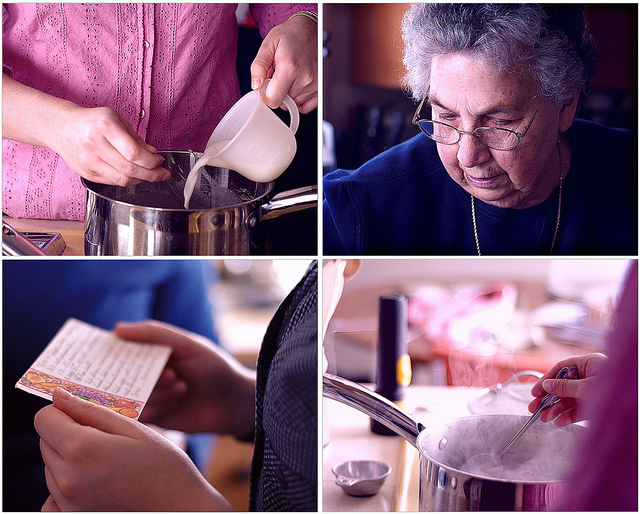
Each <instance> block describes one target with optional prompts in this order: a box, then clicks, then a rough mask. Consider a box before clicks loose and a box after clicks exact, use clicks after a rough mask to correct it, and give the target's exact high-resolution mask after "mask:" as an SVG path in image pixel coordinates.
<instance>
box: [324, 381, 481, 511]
mask: <svg viewBox="0 0 640 514" xmlns="http://www.w3.org/2000/svg"><path fill="white" fill-rule="evenodd" d="M479 391H480V390H479V389H477V388H467V387H446V386H444V387H435V386H410V387H408V388H407V393H406V399H405V410H406V411H407V412H410V413H412V416H413V417H414V418H416V420H419V421H421V422H422V423H423V424H424V425H427V426H428V425H430V424H432V423H437V422H439V421H442V420H446V419H452V418H457V417H461V416H469V415H471V414H470V412H469V410H468V408H467V404H468V402H469V401H470V400H471V401H472V400H473V399H474V398H476V397H477V395H478V392H479ZM323 418H324V420H326V421H325V422H326V423H328V434H329V443H328V444H327V446H325V448H324V450H323V465H322V510H323V511H325V512H348V511H359V512H385V511H417V510H418V490H419V476H420V467H419V455H418V450H417V449H415V448H414V447H413V446H411V445H410V444H409V443H408V442H407V441H405V440H404V439H403V438H401V437H399V436H381V435H376V434H374V433H372V432H371V430H370V425H369V417H368V416H366V415H365V414H363V413H361V412H359V411H357V410H356V409H354V408H352V407H348V406H346V405H344V404H342V403H340V402H337V401H335V400H330V399H326V398H325V399H324V413H323ZM325 444H326V443H325ZM346 460H381V461H383V462H386V463H387V464H389V465H390V466H391V467H392V468H393V470H392V472H391V475H389V477H388V478H387V480H386V481H385V483H384V485H383V486H382V488H381V489H380V492H379V493H378V494H376V495H374V496H369V497H353V496H349V495H348V494H346V493H345V492H344V491H343V490H342V489H341V488H340V487H339V486H337V485H336V483H335V477H334V475H333V473H332V471H331V468H332V467H333V465H334V464H337V463H339V462H343V461H346Z"/></svg>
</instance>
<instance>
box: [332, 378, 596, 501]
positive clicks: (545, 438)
mask: <svg viewBox="0 0 640 514" xmlns="http://www.w3.org/2000/svg"><path fill="white" fill-rule="evenodd" d="M323 395H324V396H325V397H327V398H331V399H334V400H336V401H339V402H341V403H344V404H346V405H349V406H350V407H353V408H355V409H357V410H359V411H361V412H364V413H365V414H367V415H368V416H370V417H371V418H373V419H376V420H377V421H379V422H380V423H382V424H384V425H386V426H387V427H389V428H390V429H392V430H393V431H394V432H395V433H397V434H398V435H400V436H402V437H404V438H405V439H406V440H407V441H408V442H409V443H411V444H412V445H413V446H415V447H416V448H417V450H418V452H419V457H420V489H419V508H420V511H436V512H445V511H458V512H461V511H477V510H491V511H499V510H501V511H505V510H506V511H512V510H514V511H518V510H529V511H546V510H552V509H553V508H554V502H555V501H556V500H557V498H558V497H559V495H560V494H561V492H562V487H563V478H564V476H565V474H566V472H567V471H568V467H569V466H570V465H571V462H572V458H571V456H572V451H573V443H574V441H575V438H576V436H577V434H578V433H579V432H580V431H583V430H585V429H584V428H583V427H581V426H577V425H570V426H568V427H557V426H555V425H553V424H551V423H537V424H536V425H534V426H533V427H532V428H531V429H530V433H529V434H526V435H525V436H523V438H522V446H518V447H516V446H514V447H513V450H512V454H513V455H505V458H507V457H509V458H510V459H511V460H510V461H509V460H507V461H506V466H505V468H504V469H492V468H491V467H489V466H487V467H484V463H482V462H481V463H479V464H478V463H477V462H476V463H475V464H474V460H475V457H474V456H479V455H482V454H488V453H491V452H495V451H497V450H498V449H500V448H501V447H502V446H504V444H506V443H507V442H509V440H510V439H511V437H512V436H513V434H514V433H515V432H516V431H517V430H518V428H519V427H521V426H522V424H523V423H524V421H526V419H527V416H518V415H503V414H498V415H496V414H492V415H477V416H470V417H463V418H458V419H455V420H452V421H448V422H443V423H437V424H434V425H432V426H429V427H424V426H423V425H422V423H420V422H419V421H416V420H415V419H413V418H412V417H411V416H409V415H408V414H407V413H405V412H404V411H402V410H401V409H399V408H398V407H397V406H396V405H395V404H393V403H392V402H390V401H388V400H386V399H385V398H383V397H382V396H380V395H378V394H376V393H374V392H372V391H370V390H369V389H366V388H364V387H362V386H360V385H359V384H356V383H354V382H351V381H349V380H346V379H343V378H340V377H336V376H334V375H329V374H325V375H324V376H323ZM525 437H526V441H525ZM525 463H526V464H525ZM527 468H528V469H527Z"/></svg>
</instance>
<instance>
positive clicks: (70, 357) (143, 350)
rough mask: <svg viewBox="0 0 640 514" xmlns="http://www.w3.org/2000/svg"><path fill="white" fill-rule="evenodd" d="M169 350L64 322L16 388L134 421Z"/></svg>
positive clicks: (83, 324) (86, 326) (68, 321)
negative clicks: (66, 397)
mask: <svg viewBox="0 0 640 514" xmlns="http://www.w3.org/2000/svg"><path fill="white" fill-rule="evenodd" d="M171 350H172V349H171V348H170V347H168V346H166V345H160V344H149V343H137V342H132V341H125V340H123V339H120V338H118V337H116V336H115V335H114V334H113V333H112V332H110V331H108V330H103V329H101V328H98V327H95V326H93V325H89V324H88V323H84V322H82V321H78V320H77V319H73V318H72V319H69V320H67V322H66V323H65V324H64V325H63V326H62V328H61V329H60V330H59V332H58V333H57V334H56V335H55V337H54V338H53V339H52V340H51V342H50V343H49V344H48V345H47V347H46V348H45V349H44V351H43V352H42V353H41V354H40V356H39V357H38V358H37V359H36V361H35V362H34V363H33V365H32V366H31V367H30V368H29V370H28V371H27V372H26V373H25V374H24V375H23V376H22V378H21V379H20V380H19V381H18V383H17V384H16V387H17V388H19V389H22V390H24V391H27V392H28V393H31V394H35V395H37V396H41V397H42V398H47V399H49V400H51V399H52V395H53V391H54V390H55V389H56V388H57V387H63V388H65V389H66V390H67V391H69V392H70V393H72V394H74V395H76V396H78V397H80V398H83V399H85V400H88V401H90V402H93V403H95V404H98V405H101V406H103V407H106V408H108V409H112V410H114V411H116V412H119V413H120V414H122V415H124V416H127V417H130V418H135V419H138V417H139V416H140V413H141V412H142V409H143V408H144V406H145V404H146V402H147V400H148V399H149V396H150V395H151V391H153V388H154V387H155V385H156V382H157V381H158V378H160V374H161V373H162V370H163V369H164V367H165V365H166V363H167V361H168V360H169V355H170V354H171Z"/></svg>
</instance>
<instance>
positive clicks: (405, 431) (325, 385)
mask: <svg viewBox="0 0 640 514" xmlns="http://www.w3.org/2000/svg"><path fill="white" fill-rule="evenodd" d="M322 395H323V396H326V397H327V398H330V399H332V400H336V401H338V402H341V403H344V404H345V405H348V406H349V407H353V408H354V409H356V410H359V411H360V412H363V413H365V414H366V415H368V416H369V417H370V418H372V419H375V420H376V421H379V422H380V423H382V424H383V425H384V426H386V427H387V428H389V429H391V430H393V431H394V432H395V433H396V434H398V435H399V436H402V437H404V438H405V439H406V440H407V441H409V442H410V443H411V444H412V445H413V446H415V447H416V448H417V443H416V439H417V438H418V434H420V432H422V430H424V425H423V424H422V423H420V422H419V421H416V420H415V419H413V418H412V417H411V416H410V415H409V414H407V413H406V412H405V411H403V410H402V409H400V408H399V407H398V406H397V405H396V404H394V403H393V402H391V401H389V400H387V399H386V398H384V397H383V396H380V395H379V394H378V393H374V392H373V391H371V390H370V389H367V388H366V387H363V386H361V385H360V384H356V383H355V382H352V381H351V380H347V379H346V378H342V377H338V376H336V375H331V374H329V373H324V374H323V375H322Z"/></svg>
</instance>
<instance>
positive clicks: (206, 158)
mask: <svg viewBox="0 0 640 514" xmlns="http://www.w3.org/2000/svg"><path fill="white" fill-rule="evenodd" d="M228 143H229V141H218V142H216V143H213V144H211V145H210V146H208V147H207V148H206V150H205V151H204V153H203V154H202V157H200V159H198V160H197V161H196V163H195V164H194V165H193V168H192V169H191V171H190V172H189V176H188V177H187V180H186V182H185V184H184V208H185V209H188V208H189V202H190V201H191V195H192V194H193V189H194V188H195V186H196V182H197V180H198V173H199V172H200V169H201V168H202V167H204V166H207V165H209V166H220V167H222V166H224V162H223V161H221V160H217V159H216V157H218V154H219V153H220V151H221V150H222V149H223V148H224V147H225V146H227V144H228Z"/></svg>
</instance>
